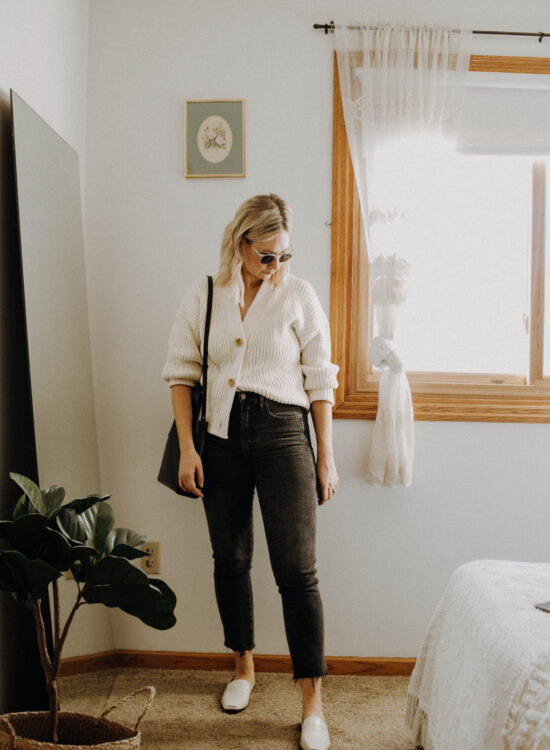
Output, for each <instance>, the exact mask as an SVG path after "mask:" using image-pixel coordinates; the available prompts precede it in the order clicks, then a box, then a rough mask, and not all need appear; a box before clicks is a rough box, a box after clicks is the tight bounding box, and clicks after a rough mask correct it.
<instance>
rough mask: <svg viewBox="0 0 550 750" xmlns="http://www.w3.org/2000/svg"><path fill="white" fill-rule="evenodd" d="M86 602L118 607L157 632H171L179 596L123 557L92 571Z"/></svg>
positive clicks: (105, 558) (113, 559)
mask: <svg viewBox="0 0 550 750" xmlns="http://www.w3.org/2000/svg"><path fill="white" fill-rule="evenodd" d="M84 598H85V599H86V601H87V602H88V603H90V604H93V603H101V604H104V605H106V606H107V607H118V608H119V609H122V610H123V611H124V612H127V613H128V614H130V615H134V616H135V617H138V618H139V619H140V620H141V621H142V622H144V623H145V624H146V625H150V626H151V627H153V628H157V630H166V629H168V628H171V627H172V626H173V625H174V624H175V622H176V618H175V615H174V608H175V606H176V596H175V594H174V592H173V591H172V589H170V587H169V586H167V584H166V583H164V581H161V580H160V579H158V578H155V579H149V578H148V577H147V575H146V574H145V573H144V572H143V571H141V570H139V569H138V568H136V567H135V566H134V565H132V563H130V562H128V561H127V560H125V559H124V558H122V557H111V556H108V557H104V558H103V559H102V560H100V561H99V562H98V563H97V564H96V565H95V566H94V568H93V570H92V572H91V574H90V576H89V578H88V585H87V586H86V588H85V590H84Z"/></svg>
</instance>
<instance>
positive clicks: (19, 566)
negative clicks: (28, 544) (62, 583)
mask: <svg viewBox="0 0 550 750" xmlns="http://www.w3.org/2000/svg"><path fill="white" fill-rule="evenodd" d="M60 575H61V573H60V572H59V571H58V570H57V569H56V568H54V567H53V566H52V565H49V564H48V563H47V562H44V561H43V560H29V559H28V558H27V557H25V555H22V554H21V553H20V552H17V551H9V552H0V585H1V587H2V588H3V589H4V590H5V591H11V592H13V593H15V594H17V595H18V598H19V597H20V596H23V597H31V598H32V599H35V600H36V599H43V598H44V597H46V596H47V595H48V586H49V584H50V583H51V582H52V581H54V580H55V579H56V578H59V576H60Z"/></svg>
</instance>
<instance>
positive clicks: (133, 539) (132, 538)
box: [105, 529, 147, 557]
mask: <svg viewBox="0 0 550 750" xmlns="http://www.w3.org/2000/svg"><path fill="white" fill-rule="evenodd" d="M146 541H147V537H146V536H145V535H144V534H138V533H137V531H132V530H131V529H112V530H111V531H110V532H109V534H108V536H107V539H106V540H105V554H106V555H111V554H118V556H119V557H128V555H125V554H120V553H116V552H114V549H115V548H116V547H141V546H142V544H144V543H145V542H146ZM133 556H134V557H142V556H143V555H142V554H139V555H133Z"/></svg>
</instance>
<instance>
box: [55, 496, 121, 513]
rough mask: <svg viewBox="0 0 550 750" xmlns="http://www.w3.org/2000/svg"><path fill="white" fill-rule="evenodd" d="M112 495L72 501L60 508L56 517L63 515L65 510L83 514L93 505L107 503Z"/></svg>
mask: <svg viewBox="0 0 550 750" xmlns="http://www.w3.org/2000/svg"><path fill="white" fill-rule="evenodd" d="M111 495H112V493H111V492H109V494H108V495H88V497H83V498H79V499H77V500H71V502H70V503H65V505H64V506H63V507H62V508H60V509H59V510H58V511H57V513H55V514H54V515H57V514H58V513H61V512H63V511H65V510H73V511H74V512H75V513H77V514H80V513H83V512H84V511H85V510H88V508H91V507H92V505H95V504H96V503H101V502H105V501H106V500H108V499H109V498H110V497H111Z"/></svg>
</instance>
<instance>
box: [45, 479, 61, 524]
mask: <svg viewBox="0 0 550 750" xmlns="http://www.w3.org/2000/svg"><path fill="white" fill-rule="evenodd" d="M42 496H43V498H44V506H45V507H46V515H47V516H48V518H49V517H51V516H53V515H54V513H55V512H56V511H57V510H58V508H60V507H61V504H62V503H63V500H64V499H65V490H64V488H63V487H58V486H57V485H55V484H54V485H52V486H51V487H48V489H47V490H45V491H44V492H43V493H42Z"/></svg>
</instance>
